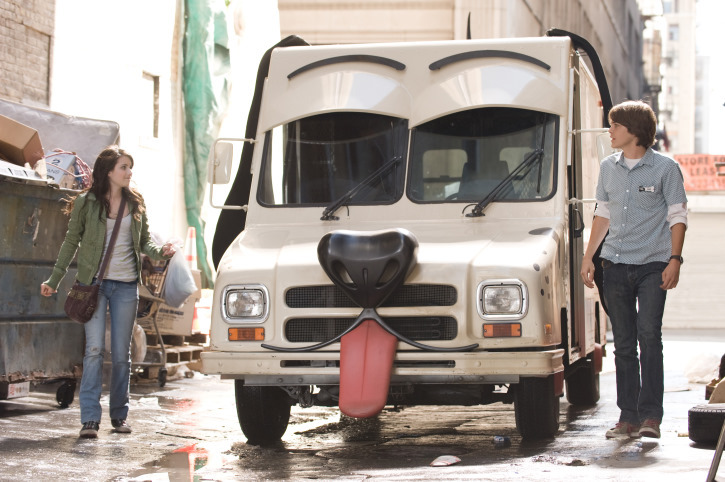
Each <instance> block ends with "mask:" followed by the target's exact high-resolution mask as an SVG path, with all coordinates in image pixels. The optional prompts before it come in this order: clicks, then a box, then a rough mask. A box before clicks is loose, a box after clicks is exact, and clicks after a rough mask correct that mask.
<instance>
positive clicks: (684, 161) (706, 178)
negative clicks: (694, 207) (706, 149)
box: [674, 154, 725, 192]
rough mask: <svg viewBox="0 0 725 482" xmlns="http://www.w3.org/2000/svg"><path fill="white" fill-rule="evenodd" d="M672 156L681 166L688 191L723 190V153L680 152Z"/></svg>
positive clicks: (724, 172)
mask: <svg viewBox="0 0 725 482" xmlns="http://www.w3.org/2000/svg"><path fill="white" fill-rule="evenodd" d="M674 157H675V160H676V161H677V162H678V163H679V164H680V167H681V168H682V175H683V177H684V178H685V189H686V190H687V191H688V192H692V191H725V155H713V154H680V155H676V156H674Z"/></svg>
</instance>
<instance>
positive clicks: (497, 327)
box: [483, 323, 521, 338]
mask: <svg viewBox="0 0 725 482" xmlns="http://www.w3.org/2000/svg"><path fill="white" fill-rule="evenodd" d="M515 336H521V323H486V324H484V325H483V337H484V338H511V337H515Z"/></svg>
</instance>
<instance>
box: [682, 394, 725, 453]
mask: <svg viewBox="0 0 725 482" xmlns="http://www.w3.org/2000/svg"><path fill="white" fill-rule="evenodd" d="M723 421H725V403H709V404H705V405H696V406H694V407H692V408H691V409H690V410H689V411H688V412H687V427H688V431H689V437H690V440H692V441H693V442H696V443H701V444H710V445H714V444H716V443H717V440H718V438H720V431H721V430H722V424H723Z"/></svg>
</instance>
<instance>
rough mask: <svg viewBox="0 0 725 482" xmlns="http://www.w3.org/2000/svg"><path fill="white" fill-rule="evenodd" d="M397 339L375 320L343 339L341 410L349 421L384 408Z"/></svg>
mask: <svg viewBox="0 0 725 482" xmlns="http://www.w3.org/2000/svg"><path fill="white" fill-rule="evenodd" d="M397 345H398V339H397V338H396V337H394V336H393V335H391V334H390V333H388V332H387V331H385V330H384V329H383V328H382V327H381V326H380V325H379V324H378V323H377V322H375V321H374V320H365V321H363V322H362V323H361V324H360V326H358V327H357V328H355V329H354V330H352V331H351V332H350V333H348V334H347V335H345V336H343V337H342V341H341V345H340V401H339V405H340V410H341V411H342V413H344V414H345V415H347V416H349V417H356V418H366V417H372V416H373V415H377V414H378V413H380V411H381V410H382V409H383V407H385V403H386V402H387V400H388V389H389V387H390V374H391V372H392V369H393V359H394V358H395V350H396V347H397Z"/></svg>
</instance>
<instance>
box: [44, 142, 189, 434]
mask: <svg viewBox="0 0 725 482" xmlns="http://www.w3.org/2000/svg"><path fill="white" fill-rule="evenodd" d="M132 169H133V158H132V157H131V155H130V154H128V153H127V152H125V151H124V150H123V149H120V148H119V147H118V146H109V147H107V148H106V149H104V150H103V151H102V152H101V153H100V154H99V156H98V159H96V163H95V164H94V166H93V183H92V185H91V187H90V188H88V189H87V190H85V191H83V192H81V193H80V194H79V195H78V196H76V197H75V198H71V199H69V200H68V204H67V206H66V207H65V209H64V212H65V213H66V214H70V221H69V223H68V232H67V233H66V235H65V240H64V241H63V244H62V245H61V247H60V252H59V253H58V260H57V261H56V263H55V267H54V268H53V273H52V274H51V276H50V278H49V279H48V280H47V281H45V282H44V283H42V284H41V286H40V292H41V294H42V295H43V296H51V295H52V294H53V293H55V292H56V290H57V288H58V285H59V284H60V281H61V280H62V279H63V276H65V274H66V272H67V271H68V265H69V264H70V262H71V261H72V260H73V257H74V256H75V254H76V251H77V252H78V273H77V274H76V279H77V280H78V281H79V282H80V283H83V284H87V285H88V284H91V283H93V282H94V280H95V279H96V277H97V273H98V270H99V268H100V265H101V261H102V260H103V257H104V256H105V254H106V247H107V246H108V241H109V239H110V237H111V233H112V232H113V227H114V225H115V223H117V222H120V223H121V225H120V228H119V232H118V238H117V239H116V243H115V245H114V248H113V250H112V255H111V259H110V261H109V264H108V267H107V268H106V273H105V276H104V279H103V281H102V283H101V288H100V291H99V295H98V307H97V309H96V312H95V313H94V314H93V317H92V318H91V320H90V321H88V323H86V324H85V325H84V326H85V331H86V347H85V357H84V358H83V377H82V378H81V389H80V405H81V423H82V424H83V428H82V429H81V432H80V436H81V437H84V438H96V437H97V436H98V426H99V424H100V421H101V403H100V398H101V387H102V381H103V380H102V378H103V355H104V349H105V346H104V343H105V334H106V310H107V309H110V313H111V358H112V360H111V361H112V369H111V384H110V392H111V394H110V402H109V412H110V416H111V424H112V425H113V430H114V431H115V432H119V433H130V432H131V427H130V426H129V425H128V423H126V417H127V415H128V400H129V382H130V375H131V355H130V352H131V333H132V331H133V324H134V321H135V319H136V309H137V306H138V289H137V282H138V279H139V275H140V272H141V253H144V254H146V255H148V256H150V257H151V258H153V259H168V258H170V257H171V256H172V255H173V254H174V252H175V248H174V247H173V245H171V244H170V243H167V244H165V245H163V246H158V245H157V244H155V243H154V242H153V241H152V240H151V238H150V236H149V228H148V221H147V218H146V208H145V206H144V202H143V198H142V197H141V195H140V194H139V193H138V191H136V190H135V189H133V188H131V187H129V183H130V181H131V170H132ZM122 198H125V200H126V204H125V207H124V209H123V212H119V208H120V205H121V199H122Z"/></svg>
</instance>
